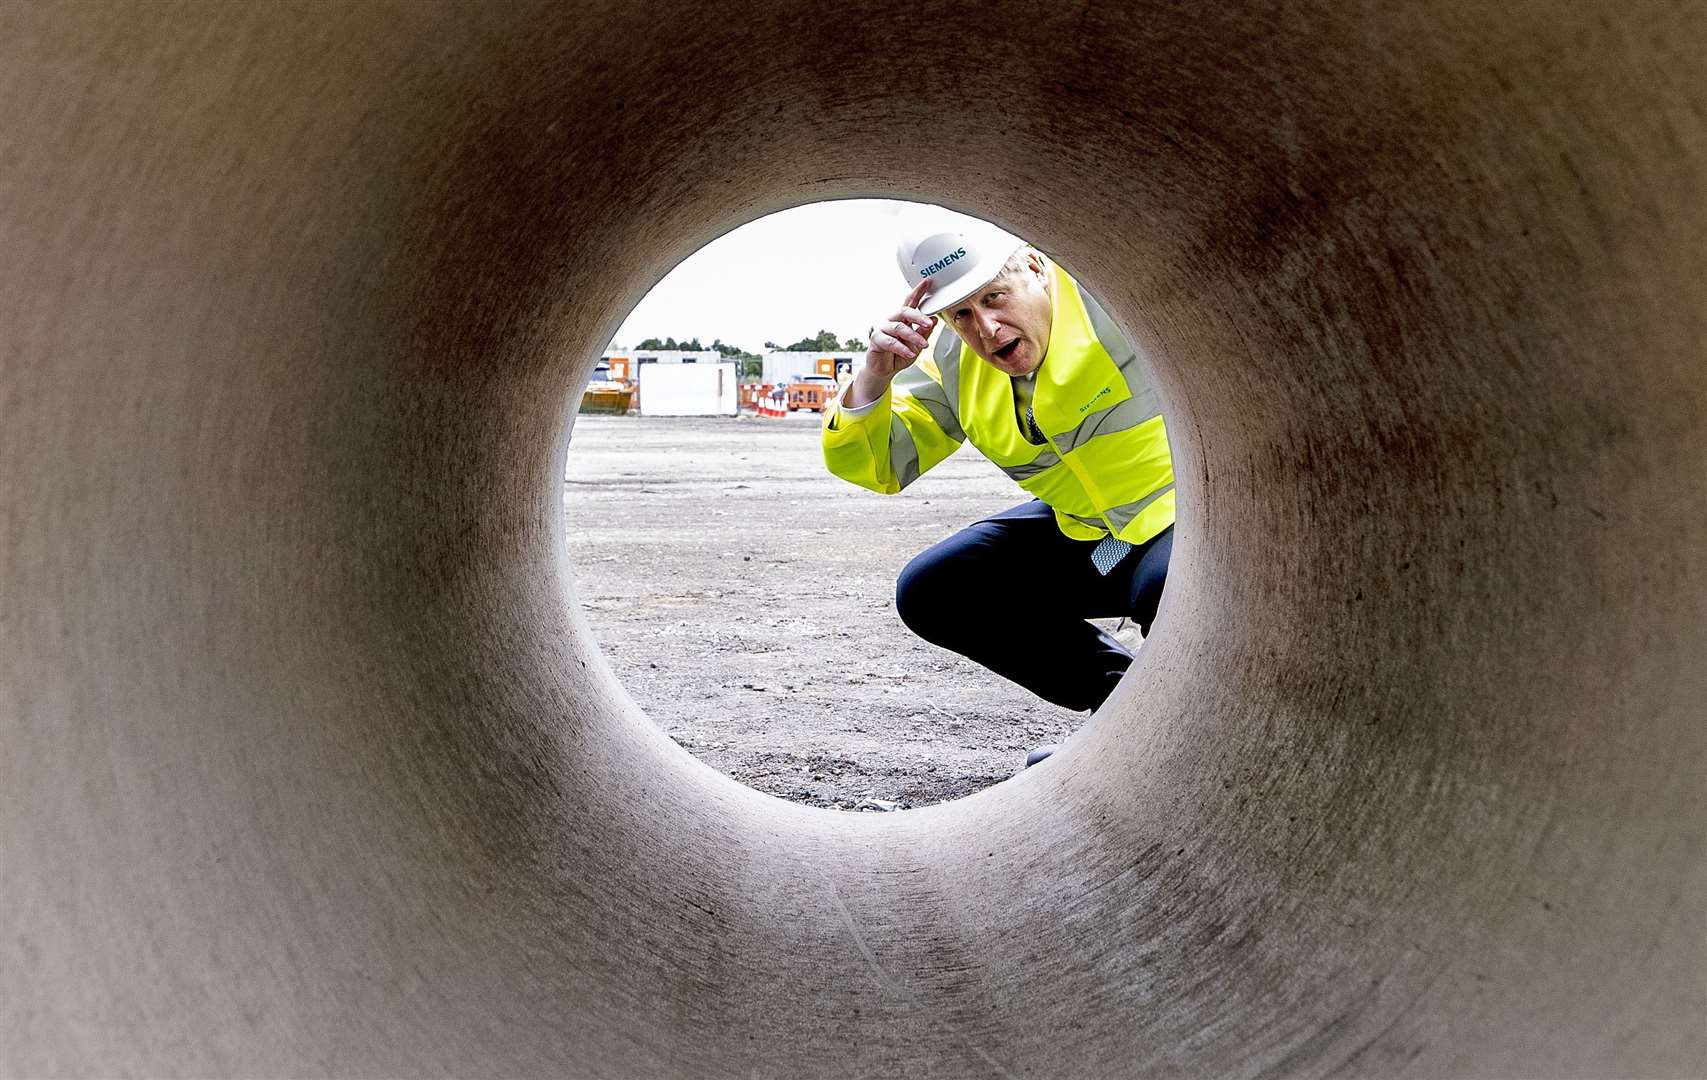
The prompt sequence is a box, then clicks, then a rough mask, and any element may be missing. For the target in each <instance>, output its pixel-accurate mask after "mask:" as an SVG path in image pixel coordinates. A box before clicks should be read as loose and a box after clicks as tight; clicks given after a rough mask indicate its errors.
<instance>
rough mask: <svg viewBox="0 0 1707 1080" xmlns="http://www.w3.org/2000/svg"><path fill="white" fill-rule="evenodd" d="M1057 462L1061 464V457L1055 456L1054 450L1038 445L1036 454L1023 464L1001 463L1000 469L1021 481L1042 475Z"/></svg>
mask: <svg viewBox="0 0 1707 1080" xmlns="http://www.w3.org/2000/svg"><path fill="white" fill-rule="evenodd" d="M1059 464H1061V459H1060V458H1059V457H1057V456H1056V454H1055V451H1053V450H1051V449H1049V448H1048V447H1047V446H1045V447H1040V448H1039V449H1038V453H1037V456H1036V457H1034V458H1032V459H1031V460H1030V461H1028V462H1026V463H1025V464H1024V465H1003V466H1001V470H1002V471H1003V472H1005V473H1007V474H1008V476H1009V477H1011V478H1012V479H1014V480H1017V481H1020V482H1022V483H1023V482H1024V481H1026V480H1030V479H1031V478H1032V477H1034V476H1041V475H1043V474H1044V473H1046V472H1048V471H1049V470H1050V469H1053V468H1054V467H1055V466H1057V465H1059Z"/></svg>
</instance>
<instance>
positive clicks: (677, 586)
mask: <svg viewBox="0 0 1707 1080" xmlns="http://www.w3.org/2000/svg"><path fill="white" fill-rule="evenodd" d="M819 427H820V424H819V417H818V414H817V413H812V412H804V411H803V412H797V413H790V414H789V415H788V416H787V417H785V418H775V419H770V418H763V417H759V416H756V415H754V414H751V413H749V414H748V415H747V416H746V417H744V418H743V419H741V420H732V419H729V418H727V417H699V418H668V419H654V418H649V417H639V416H582V417H579V418H578V419H577V420H576V422H575V441H574V442H573V443H572V444H571V446H570V452H569V461H568V466H569V474H568V476H567V477H566V482H565V484H564V489H563V519H564V523H565V534H566V539H567V541H568V547H569V560H570V562H571V563H572V564H573V566H574V578H575V593H576V597H577V599H578V601H579V607H580V610H581V614H582V615H583V616H584V617H585V618H586V620H587V627H588V629H589V630H590V631H591V633H592V636H593V640H594V641H595V642H596V643H597V644H598V647H599V649H600V651H601V652H602V653H603V655H604V658H605V661H606V663H608V664H609V665H610V669H611V671H612V673H614V674H615V675H616V677H617V679H618V680H619V681H620V682H621V683H622V685H623V689H624V690H626V691H627V692H628V695H629V696H630V697H632V698H633V699H634V703H635V704H636V705H638V706H639V707H640V708H641V710H642V711H644V712H645V714H646V716H647V718H648V719H650V720H651V721H652V722H653V723H654V724H656V725H658V727H660V728H661V729H662V730H663V731H664V733H665V734H667V735H669V736H670V738H671V739H672V740H674V741H675V743H676V745H678V746H681V747H684V748H686V749H687V750H689V751H690V752H692V754H693V755H694V756H695V757H696V758H698V759H699V760H701V761H703V762H705V763H706V764H707V765H710V766H711V767H712V768H714V769H716V770H718V771H719V772H722V773H724V774H726V775H728V776H732V777H734V778H735V779H737V780H739V781H741V782H742V783H744V784H746V785H748V786H749V787H753V788H757V789H758V790H760V791H763V792H767V793H769V794H771V795H776V796H779V797H780V798H784V799H788V800H790V801H792V802H798V803H802V804H804V805H807V806H823V807H835V808H838V809H843V810H850V809H854V808H855V807H858V806H860V805H862V804H865V805H867V806H869V805H870V804H869V803H868V802H867V800H880V801H881V802H883V803H894V804H898V805H904V806H907V807H922V806H927V805H930V804H932V803H938V802H945V801H947V800H949V799H957V798H961V797H962V796H965V795H970V794H971V793H972V792H974V791H978V790H981V789H983V788H986V787H989V786H990V785H991V784H994V783H997V782H998V781H1001V780H1006V779H1008V778H1009V777H1011V776H1013V774H1014V773H1016V772H1018V771H1019V770H1020V768H1021V766H1022V765H1023V764H1024V763H1025V756H1026V754H1027V752H1028V751H1030V750H1031V749H1032V748H1033V747H1035V746H1039V745H1042V744H1045V743H1060V742H1062V741H1064V740H1065V739H1066V738H1067V737H1068V736H1070V735H1071V734H1072V733H1073V732H1074V731H1075V730H1076V729H1078V728H1079V727H1081V726H1082V725H1083V724H1084V723H1085V721H1086V720H1087V719H1089V714H1088V713H1084V712H1080V711H1075V710H1072V709H1064V708H1061V707H1060V706H1057V705H1052V704H1050V703H1049V702H1047V701H1044V700H1043V699H1042V698H1040V697H1037V696H1036V695H1034V694H1032V693H1031V692H1030V691H1029V690H1026V689H1025V688H1023V687H1021V686H1019V685H1018V684H1017V683H1011V682H1009V681H1007V680H1006V679H1004V678H1001V677H1000V676H997V675H995V674H993V673H992V672H990V671H989V670H987V669H985V668H983V667H980V666H979V665H978V664H975V663H973V662H972V661H971V660H968V659H966V658H965V657H963V656H959V655H957V654H955V653H952V652H949V651H948V650H947V649H941V648H938V647H937V646H935V645H932V644H930V643H928V642H926V641H925V640H923V639H922V638H919V637H917V636H915V635H914V634H913V632H912V631H910V630H908V629H907V627H906V625H905V624H904V623H902V622H901V619H900V616H898V615H897V614H896V613H895V579H896V576H897V575H898V574H900V572H901V568H902V567H904V566H905V565H906V564H907V563H908V561H909V560H911V559H912V557H913V556H914V555H917V554H918V553H919V552H921V551H923V550H924V549H925V548H927V547H929V546H930V545H932V544H934V543H936V542H937V541H938V540H941V539H944V538H945V537H947V536H950V535H952V534H953V533H955V532H957V531H959V530H960V529H963V528H965V527H966V526H967V525H969V524H971V523H972V522H974V521H978V520H980V519H982V518H985V517H988V516H990V515H991V514H995V513H999V512H1001V511H1003V510H1006V509H1008V508H1009V507H1011V506H1015V505H1017V504H1020V503H1023V502H1025V501H1026V500H1028V499H1029V498H1030V496H1029V495H1027V494H1026V493H1025V492H1024V491H1023V490H1021V489H1020V488H1019V486H1018V485H1016V484H1015V483H1014V482H1013V481H1012V480H1011V479H1009V478H1008V477H1007V475H1006V474H1005V473H1003V472H1002V471H1001V470H1000V469H998V468H997V467H996V466H995V465H993V464H992V463H991V462H990V461H989V460H987V459H986V458H984V457H983V455H981V454H979V453H978V452H977V451H975V450H973V449H971V448H970V447H967V448H965V449H963V450H961V451H960V452H959V453H957V454H955V455H953V456H951V457H949V458H948V459H947V460H946V461H943V462H942V463H941V464H939V465H938V466H937V467H936V468H934V469H932V470H931V471H930V472H928V473H926V474H925V475H924V476H923V477H921V478H920V479H919V480H918V482H917V483H915V484H913V485H912V486H910V487H908V489H907V491H906V494H904V495H902V496H900V497H899V498H891V497H887V496H883V495H878V494H876V493H874V492H870V491H866V490H864V489H863V488H858V487H855V486H854V485H852V484H849V483H847V482H846V481H843V480H841V479H838V478H837V477H834V476H831V475H830V473H829V472H828V471H827V470H826V469H825V468H824V452H823V449H822V447H821V445H820V439H819ZM1029 602H1030V601H1029V598H1028V599H1027V600H1024V601H1021V604H1022V606H1023V604H1025V603H1029ZM1097 622H1098V624H1099V625H1101V626H1103V627H1105V628H1106V629H1108V630H1110V631H1111V632H1113V633H1115V634H1116V635H1117V636H1119V637H1121V638H1122V639H1123V640H1125V641H1126V643H1127V644H1128V646H1130V647H1133V648H1137V647H1139V646H1140V645H1141V643H1142V641H1143V639H1142V637H1141V636H1140V635H1139V633H1138V629H1137V627H1135V626H1130V625H1129V626H1126V627H1124V628H1121V627H1120V626H1119V623H1120V620H1118V619H1102V620H1097Z"/></svg>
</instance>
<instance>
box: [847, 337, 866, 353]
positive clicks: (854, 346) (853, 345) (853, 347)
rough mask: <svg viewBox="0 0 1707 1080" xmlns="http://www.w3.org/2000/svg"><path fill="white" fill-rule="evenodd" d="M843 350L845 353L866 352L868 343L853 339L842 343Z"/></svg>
mask: <svg viewBox="0 0 1707 1080" xmlns="http://www.w3.org/2000/svg"><path fill="white" fill-rule="evenodd" d="M842 349H843V351H844V352H864V351H865V350H866V343H865V342H863V341H861V340H860V339H859V338H856V337H851V338H848V339H847V340H846V341H844V342H842Z"/></svg>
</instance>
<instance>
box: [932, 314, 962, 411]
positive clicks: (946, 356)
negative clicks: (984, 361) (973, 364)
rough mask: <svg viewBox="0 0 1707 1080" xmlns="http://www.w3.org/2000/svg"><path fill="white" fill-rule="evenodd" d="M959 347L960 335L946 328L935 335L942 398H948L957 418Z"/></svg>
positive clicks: (958, 402)
mask: <svg viewBox="0 0 1707 1080" xmlns="http://www.w3.org/2000/svg"><path fill="white" fill-rule="evenodd" d="M960 345H961V342H960V335H959V334H956V333H955V332H954V331H953V330H950V329H949V328H948V327H946V326H945V327H943V328H942V333H940V334H938V335H937V339H936V349H935V356H936V368H937V372H938V373H939V374H941V375H942V392H943V396H945V397H946V398H948V404H949V407H950V409H952V410H953V412H954V415H955V416H956V417H957V418H958V417H959V416H960Z"/></svg>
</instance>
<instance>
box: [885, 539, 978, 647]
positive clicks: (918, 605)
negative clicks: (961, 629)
mask: <svg viewBox="0 0 1707 1080" xmlns="http://www.w3.org/2000/svg"><path fill="white" fill-rule="evenodd" d="M965 576H966V575H965V573H964V569H963V568H962V567H961V566H959V565H958V560H956V559H953V558H950V557H946V556H945V555H944V553H943V552H942V551H940V550H939V549H937V548H930V549H929V550H926V551H923V552H920V553H919V554H918V555H915V556H913V560H912V561H911V562H909V563H908V564H907V565H906V566H905V567H903V568H902V570H901V574H900V576H899V577H897V578H896V579H895V614H897V615H899V616H901V621H902V622H903V623H905V624H906V625H907V629H909V630H911V631H912V632H913V633H915V634H917V635H919V636H920V637H922V638H924V639H925V640H926V641H931V642H939V641H940V640H941V639H942V638H943V637H944V636H945V628H946V627H948V626H949V625H951V624H952V621H953V619H954V616H955V614H956V612H957V609H959V608H961V607H962V605H963V603H964V601H965V599H966V593H967V591H968V584H969V583H968V582H966V581H965Z"/></svg>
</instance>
